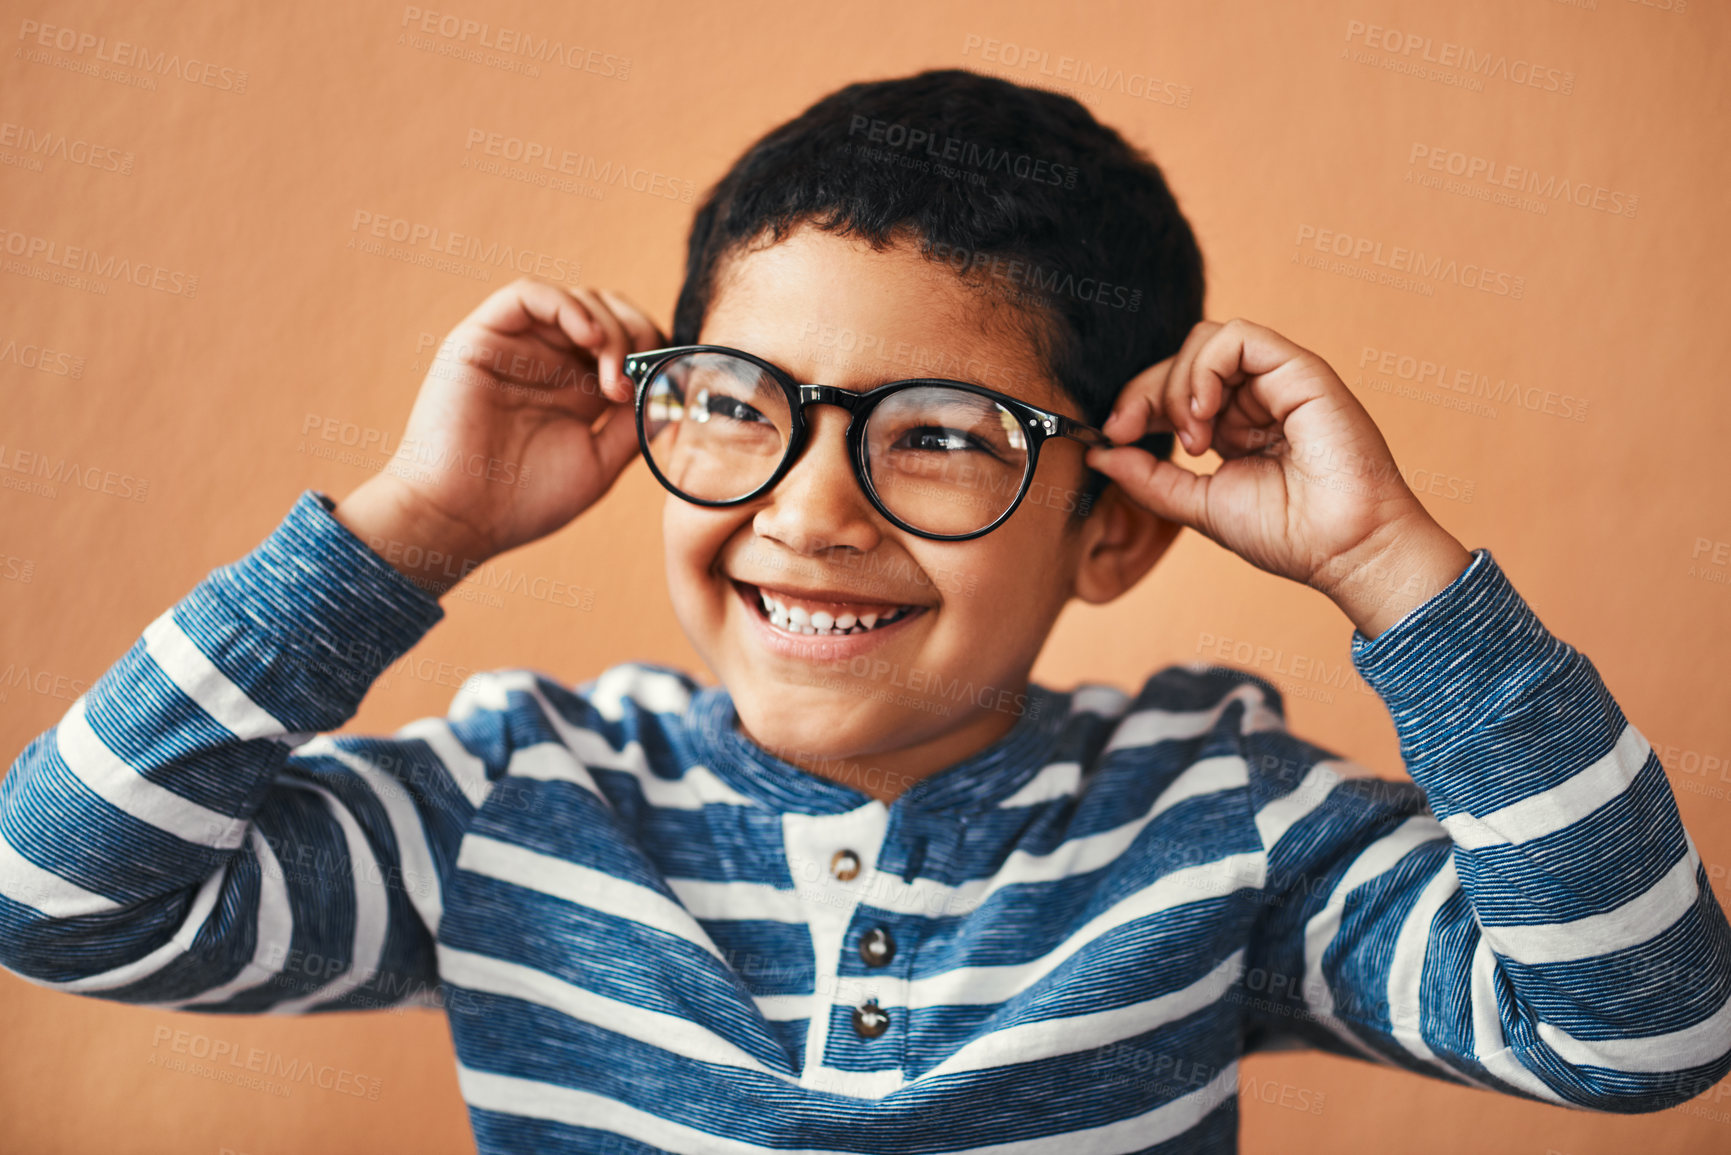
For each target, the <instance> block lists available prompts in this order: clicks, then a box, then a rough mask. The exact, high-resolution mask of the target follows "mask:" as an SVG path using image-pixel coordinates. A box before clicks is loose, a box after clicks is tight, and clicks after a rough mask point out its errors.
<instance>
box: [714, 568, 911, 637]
mask: <svg viewBox="0 0 1731 1155" xmlns="http://www.w3.org/2000/svg"><path fill="white" fill-rule="evenodd" d="M733 585H734V587H735V588H736V589H738V590H739V592H740V594H741V596H743V597H744V598H745V601H746V602H747V604H749V605H751V606H752V607H753V608H754V609H756V610H757V612H758V614H759V615H760V616H761V617H762V618H763V619H764V620H765V621H767V622H768V623H769V624H770V625H771V626H774V627H775V628H776V629H778V630H781V631H782V632H784V633H786V634H788V635H789V636H803V637H831V638H839V637H847V636H851V635H853V634H869V633H871V632H872V631H873V630H881V629H883V628H884V627H885V626H889V625H893V624H895V623H896V622H899V621H902V620H904V619H906V618H910V617H913V616H914V615H916V614H920V613H923V612H925V610H926V607H925V606H916V605H893V604H890V603H877V602H859V603H847V602H828V601H814V600H812V599H810V598H801V597H794V596H792V595H789V594H783V593H779V592H771V591H769V590H766V589H764V588H763V587H762V586H755V585H752V584H751V583H750V582H742V581H737V580H736V581H734V583H733Z"/></svg>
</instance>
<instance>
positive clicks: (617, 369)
mask: <svg viewBox="0 0 1731 1155" xmlns="http://www.w3.org/2000/svg"><path fill="white" fill-rule="evenodd" d="M566 291H567V292H569V293H570V294H571V295H572V296H574V297H576V298H577V299H578V300H579V301H582V302H583V304H584V306H585V307H587V308H588V310H589V315H590V317H592V318H593V319H594V321H595V323H596V324H597V325H599V326H600V327H601V342H600V344H599V346H591V347H590V351H591V352H593V353H594V354H595V357H596V361H597V362H598V365H597V367H598V368H599V370H600V373H601V392H602V393H603V394H604V395H605V396H606V397H607V399H608V400H610V401H618V400H620V394H621V392H622V391H623V390H625V389H626V388H627V387H626V386H625V385H624V384H623V382H624V380H625V354H626V352H627V350H628V347H629V338H628V337H626V335H625V326H623V325H621V324H620V323H619V318H618V317H615V316H614V315H613V310H612V309H609V308H608V307H607V306H606V305H605V304H603V303H602V301H601V298H600V297H598V296H596V295H595V292H594V290H593V289H585V288H571V289H567V290H566Z"/></svg>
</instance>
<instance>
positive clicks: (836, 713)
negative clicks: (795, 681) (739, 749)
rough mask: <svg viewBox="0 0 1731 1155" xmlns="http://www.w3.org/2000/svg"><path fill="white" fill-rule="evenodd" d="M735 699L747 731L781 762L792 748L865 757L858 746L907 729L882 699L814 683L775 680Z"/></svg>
mask: <svg viewBox="0 0 1731 1155" xmlns="http://www.w3.org/2000/svg"><path fill="white" fill-rule="evenodd" d="M733 701H734V707H735V709H736V710H738V712H739V723H740V725H741V726H742V727H744V729H745V732H746V736H747V737H749V738H750V739H751V740H752V741H754V742H756V743H757V745H759V746H761V747H762V748H763V749H765V750H766V751H768V752H769V753H771V754H774V755H775V756H776V757H778V758H781V759H782V760H783V761H784V762H792V761H795V759H794V758H793V757H790V755H796V754H797V755H801V756H805V757H814V758H861V757H867V756H869V755H866V754H862V753H861V751H870V750H875V749H879V748H881V747H882V746H883V745H884V740H885V738H886V737H888V736H889V735H891V734H901V735H904V736H905V735H907V734H908V730H907V727H906V725H905V724H901V723H899V721H898V719H897V718H895V717H893V716H891V714H890V712H888V711H885V710H884V709H883V707H882V704H881V703H873V702H869V701H861V700H860V699H859V698H858V697H856V696H854V695H849V694H843V693H839V692H837V691H834V690H825V689H823V688H821V687H817V686H808V687H800V686H787V687H780V686H777V687H773V688H771V689H768V690H760V691H758V692H756V693H740V694H736V695H734V699H733Z"/></svg>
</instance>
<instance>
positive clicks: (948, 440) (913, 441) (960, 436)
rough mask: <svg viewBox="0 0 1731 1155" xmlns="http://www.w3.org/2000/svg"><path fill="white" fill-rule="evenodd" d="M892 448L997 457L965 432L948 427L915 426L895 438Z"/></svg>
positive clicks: (991, 449)
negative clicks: (982, 454)
mask: <svg viewBox="0 0 1731 1155" xmlns="http://www.w3.org/2000/svg"><path fill="white" fill-rule="evenodd" d="M892 448H894V449H912V450H914V451H916V452H928V453H970V452H971V453H984V454H987V455H988V456H991V457H999V454H998V453H997V451H996V450H994V449H993V448H992V447H991V446H990V445H988V444H987V443H985V442H984V441H981V440H980V439H979V438H977V437H975V436H974V435H973V434H971V433H969V432H968V431H967V430H965V429H956V428H953V427H951V426H948V425H916V426H914V427H913V428H911V429H909V430H907V431H906V432H904V433H903V434H902V435H901V436H900V437H899V438H897V439H896V443H895V445H894V446H892ZM1000 460H1001V458H1000Z"/></svg>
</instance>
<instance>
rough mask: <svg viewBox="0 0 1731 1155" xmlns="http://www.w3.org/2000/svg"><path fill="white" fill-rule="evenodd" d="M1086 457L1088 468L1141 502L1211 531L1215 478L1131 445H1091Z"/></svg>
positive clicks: (1167, 516) (1168, 516) (1180, 521)
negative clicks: (1210, 493) (1211, 491)
mask: <svg viewBox="0 0 1731 1155" xmlns="http://www.w3.org/2000/svg"><path fill="white" fill-rule="evenodd" d="M1085 460H1086V461H1087V463H1088V466H1089V468H1091V469H1097V470H1099V471H1100V472H1101V473H1104V474H1105V475H1106V476H1107V477H1110V478H1111V479H1112V480H1113V481H1115V482H1116V483H1117V484H1118V488H1120V489H1122V490H1123V491H1124V492H1125V494H1126V495H1128V496H1129V497H1130V499H1131V500H1132V501H1135V502H1136V503H1137V504H1138V505H1141V506H1143V507H1144V508H1146V509H1150V510H1152V511H1153V512H1155V513H1157V514H1159V515H1160V516H1161V517H1163V518H1165V519H1166V520H1168V521H1175V522H1177V523H1178V524H1180V525H1184V526H1188V527H1190V528H1191V529H1195V530H1199V531H1201V532H1202V533H1204V534H1208V529H1207V514H1208V486H1209V483H1210V482H1211V481H1212V480H1213V478H1211V477H1208V476H1205V475H1203V474H1199V473H1194V472H1192V471H1191V470H1188V469H1185V468H1184V467H1183V466H1182V465H1174V464H1173V463H1172V462H1170V461H1162V460H1160V459H1159V458H1158V457H1155V456H1154V455H1153V454H1152V453H1149V452H1148V451H1147V450H1145V449H1137V448H1135V447H1134V446H1129V445H1121V446H1118V447H1116V448H1113V449H1100V448H1097V447H1096V448H1090V449H1089V450H1088V452H1087V455H1086V457H1085ZM1208 536H1210V537H1212V536H1213V535H1212V534H1208Z"/></svg>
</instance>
